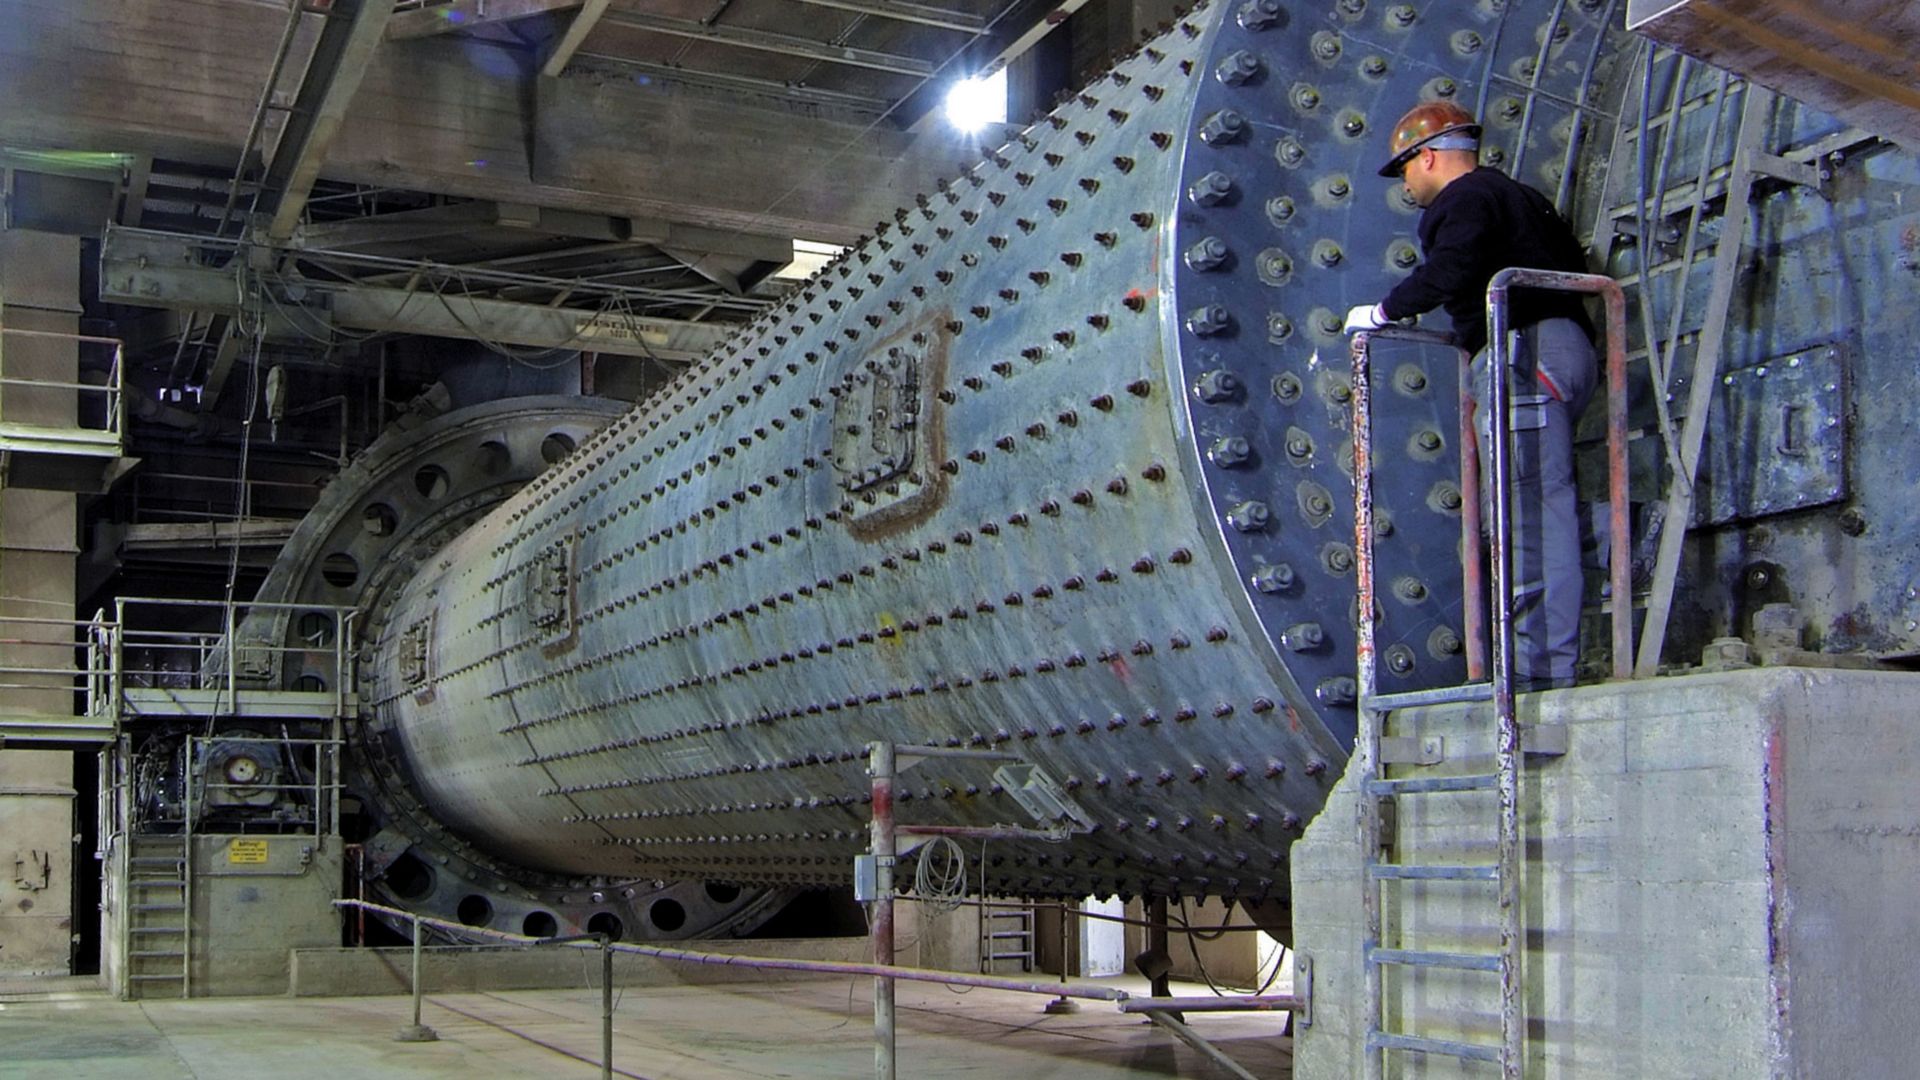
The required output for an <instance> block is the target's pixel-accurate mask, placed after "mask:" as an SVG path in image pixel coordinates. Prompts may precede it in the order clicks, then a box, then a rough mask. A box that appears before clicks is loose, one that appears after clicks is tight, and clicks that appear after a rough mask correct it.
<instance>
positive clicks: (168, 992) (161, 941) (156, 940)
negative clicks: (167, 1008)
mask: <svg viewBox="0 0 1920 1080" xmlns="http://www.w3.org/2000/svg"><path fill="white" fill-rule="evenodd" d="M129 839H130V840H131V846H130V847H129V849H128V855H127V879H126V886H127V888H126V897H125V904H126V919H125V922H124V923H123V926H124V928H125V933H126V941H125V942H124V952H123V955H124V956H125V957H126V958H127V994H128V996H129V997H133V998H158V997H180V998H184V997H190V996H192V993H193V973H192V970H191V966H190V964H189V962H188V957H189V956H190V955H191V953H192V951H193V949H192V945H193V919H192V911H193V868H192V855H191V851H192V837H191V836H189V835H187V834H185V833H135V834H133V835H132V836H131V837H129Z"/></svg>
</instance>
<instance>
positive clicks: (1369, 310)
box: [1345, 304, 1393, 334]
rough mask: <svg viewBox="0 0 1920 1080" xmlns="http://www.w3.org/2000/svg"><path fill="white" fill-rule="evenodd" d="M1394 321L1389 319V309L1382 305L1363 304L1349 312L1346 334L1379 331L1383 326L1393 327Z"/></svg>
mask: <svg viewBox="0 0 1920 1080" xmlns="http://www.w3.org/2000/svg"><path fill="white" fill-rule="evenodd" d="M1392 325H1393V320H1392V319H1389V318H1387V309H1386V308H1385V307H1384V306H1382V305H1380V304H1361V305H1360V306H1359V307H1357V308H1354V309H1353V310H1352V311H1349V312H1347V326H1346V331H1345V332H1346V333H1349V334H1357V333H1360V332H1361V331H1363V330H1378V329H1380V328H1381V327H1383V326H1392Z"/></svg>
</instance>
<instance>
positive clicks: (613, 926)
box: [587, 900, 679, 941]
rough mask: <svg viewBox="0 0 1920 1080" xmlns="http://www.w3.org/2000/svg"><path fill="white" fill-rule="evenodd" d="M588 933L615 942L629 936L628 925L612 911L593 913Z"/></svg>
mask: <svg viewBox="0 0 1920 1080" xmlns="http://www.w3.org/2000/svg"><path fill="white" fill-rule="evenodd" d="M661 903H664V904H672V903H673V901H671V900H663V901H661ZM675 906H676V907H677V906H679V905H677V904H676V905H675ZM587 933H589V934H605V935H607V936H608V937H610V938H612V939H614V940H615V941H619V940H620V939H621V938H623V937H625V936H626V934H627V924H626V923H623V922H621V921H620V916H618V915H615V914H614V913H613V912H611V911H596V912H594V913H593V916H592V917H591V918H589V919H588V920H587Z"/></svg>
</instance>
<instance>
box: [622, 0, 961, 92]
mask: <svg viewBox="0 0 1920 1080" xmlns="http://www.w3.org/2000/svg"><path fill="white" fill-rule="evenodd" d="M601 22H603V23H605V24H606V25H608V26H621V27H625V28H627V29H629V30H645V31H647V32H649V33H655V34H669V35H672V36H674V37H684V38H693V39H695V40H698V41H708V42H712V43H714V44H716V45H729V46H733V47H735V48H740V49H755V50H758V51H761V52H771V53H779V54H781V55H784V56H798V57H801V58H803V59H807V60H815V61H819V62H820V63H823V64H844V65H847V66H849V67H863V68H872V69H873V70H875V71H885V72H889V73H891V74H894V75H909V76H912V77H913V78H916V79H924V78H927V77H929V76H931V75H932V74H933V72H934V65H933V64H932V63H930V62H929V61H926V60H921V59H919V58H917V57H912V56H900V55H898V54H895V53H885V52H878V51H876V50H873V49H855V48H851V47H849V46H845V45H834V44H832V43H830V42H825V41H815V40H813V39H812V38H803V37H795V36H793V35H791V34H776V33H773V32H772V31H768V30H752V29H748V28H746V27H742V26H717V25H709V24H707V23H700V22H693V21H691V20H688V19H668V18H662V17H660V16H658V15H641V14H637V13H635V12H631V11H609V12H607V14H606V15H605V16H603V17H602V18H601Z"/></svg>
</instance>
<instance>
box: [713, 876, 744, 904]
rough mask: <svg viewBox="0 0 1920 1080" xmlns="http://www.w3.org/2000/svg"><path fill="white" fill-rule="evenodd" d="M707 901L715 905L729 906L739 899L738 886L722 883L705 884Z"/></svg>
mask: <svg viewBox="0 0 1920 1080" xmlns="http://www.w3.org/2000/svg"><path fill="white" fill-rule="evenodd" d="M707 899H709V900H711V901H713V902H714V903H716V904H731V903H733V902H734V901H735V900H738V899H740V886H738V885H731V884H728V883H727V882H724V881H709V882H707Z"/></svg>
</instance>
